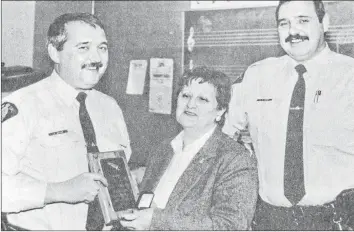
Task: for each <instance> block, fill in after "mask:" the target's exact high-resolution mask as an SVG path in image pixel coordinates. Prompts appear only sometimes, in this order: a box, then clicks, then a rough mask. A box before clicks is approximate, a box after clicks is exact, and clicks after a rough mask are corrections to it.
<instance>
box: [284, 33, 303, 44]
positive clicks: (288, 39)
mask: <svg viewBox="0 0 354 232" xmlns="http://www.w3.org/2000/svg"><path fill="white" fill-rule="evenodd" d="M292 39H301V40H305V39H307V40H309V37H307V36H302V35H299V34H296V35H289V36H288V37H287V38H286V39H285V42H286V43H288V42H290V41H291V40H292Z"/></svg>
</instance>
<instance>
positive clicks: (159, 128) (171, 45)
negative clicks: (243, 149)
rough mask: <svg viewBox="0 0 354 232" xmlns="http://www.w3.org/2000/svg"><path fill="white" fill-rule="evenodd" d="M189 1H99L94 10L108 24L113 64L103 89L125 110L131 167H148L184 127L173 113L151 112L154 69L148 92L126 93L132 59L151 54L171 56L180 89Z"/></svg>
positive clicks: (110, 66)
mask: <svg viewBox="0 0 354 232" xmlns="http://www.w3.org/2000/svg"><path fill="white" fill-rule="evenodd" d="M189 4H190V3H189V2H179V1H162V2H150V1H134V2H130V1H96V2H95V14H96V15H97V16H98V17H99V18H100V19H101V20H102V21H103V22H104V24H105V26H106V31H107V34H108V41H109V49H110V50H109V51H110V63H109V68H108V71H107V73H106V75H105V77H104V78H103V80H102V81H101V83H100V84H99V86H98V89H100V90H102V91H103V92H105V93H107V94H109V95H110V96H113V97H114V98H115V99H117V101H118V103H119V105H120V106H121V107H122V109H123V112H124V116H125V120H126V123H127V126H128V130H129V134H130V138H131V141H132V149H133V154H132V157H131V160H130V163H131V165H132V166H134V165H144V164H145V161H146V159H147V157H148V155H147V153H148V151H149V150H151V149H152V148H153V147H154V146H156V145H157V144H159V143H160V142H161V141H162V140H163V139H165V138H168V137H171V136H173V135H176V133H177V132H178V130H179V126H178V124H177V123H176V121H175V119H174V111H173V112H172V114H171V115H163V114H153V113H149V109H148V106H149V88H148V86H149V72H147V76H146V83H145V89H144V94H143V95H126V94H125V91H126V85H127V80H128V73H129V62H130V60H132V59H146V60H149V59H150V58H152V57H156V58H172V59H173V60H174V87H175V83H176V81H177V79H178V77H179V76H180V75H181V73H182V55H183V48H182V43H183V35H182V33H183V13H182V12H183V11H184V10H188V9H189V7H190V5H189ZM148 70H149V66H148ZM174 91H175V89H174ZM174 93H175V92H174ZM172 109H174V105H173V106H172Z"/></svg>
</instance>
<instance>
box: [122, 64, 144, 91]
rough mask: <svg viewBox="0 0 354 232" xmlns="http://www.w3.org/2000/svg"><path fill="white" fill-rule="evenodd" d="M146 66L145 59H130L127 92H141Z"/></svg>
mask: <svg viewBox="0 0 354 232" xmlns="http://www.w3.org/2000/svg"><path fill="white" fill-rule="evenodd" d="M146 68H147V60H131V61H130V65H129V76H128V84H127V90H126V93H127V94H139V95H141V94H143V91H144V83H145V76H146Z"/></svg>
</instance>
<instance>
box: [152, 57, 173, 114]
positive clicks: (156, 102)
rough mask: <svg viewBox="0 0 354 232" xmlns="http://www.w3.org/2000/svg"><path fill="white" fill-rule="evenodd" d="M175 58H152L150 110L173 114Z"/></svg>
mask: <svg viewBox="0 0 354 232" xmlns="http://www.w3.org/2000/svg"><path fill="white" fill-rule="evenodd" d="M172 85H173V59H162V58H151V59H150V96H149V111H150V112H153V113H160V114H171V106H172V92H173V89H172Z"/></svg>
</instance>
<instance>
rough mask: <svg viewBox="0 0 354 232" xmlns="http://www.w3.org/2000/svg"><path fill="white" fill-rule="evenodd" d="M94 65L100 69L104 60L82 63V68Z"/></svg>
mask: <svg viewBox="0 0 354 232" xmlns="http://www.w3.org/2000/svg"><path fill="white" fill-rule="evenodd" d="M92 67H94V68H96V69H99V68H101V67H103V64H102V62H92V63H88V64H83V65H81V69H84V68H92Z"/></svg>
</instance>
